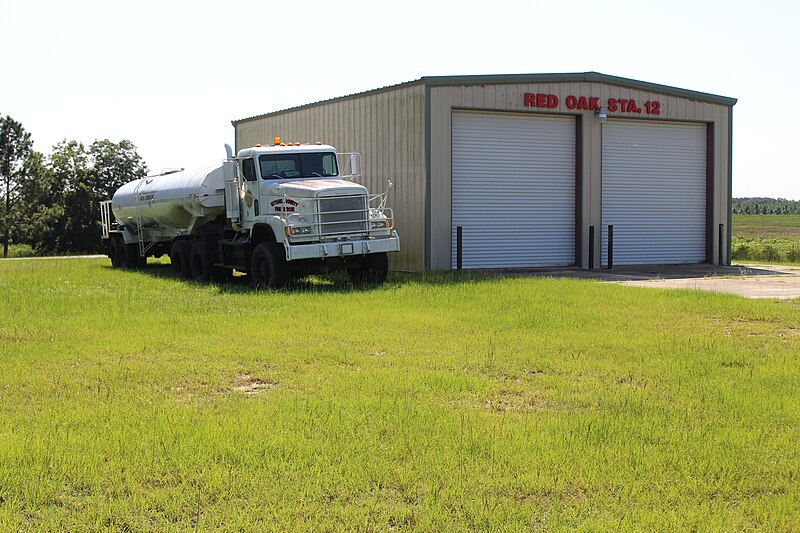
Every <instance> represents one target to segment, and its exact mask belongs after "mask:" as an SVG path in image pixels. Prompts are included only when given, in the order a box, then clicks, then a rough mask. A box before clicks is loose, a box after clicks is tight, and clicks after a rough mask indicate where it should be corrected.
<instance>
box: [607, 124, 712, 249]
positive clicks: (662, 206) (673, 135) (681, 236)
mask: <svg viewBox="0 0 800 533" xmlns="http://www.w3.org/2000/svg"><path fill="white" fill-rule="evenodd" d="M706 135H707V134H706V125H705V124H684V123H664V122H644V121H624V120H609V121H608V122H607V123H605V124H604V125H603V162H602V173H603V174H602V186H603V194H602V196H603V232H602V235H603V245H602V246H603V264H604V265H607V264H608V226H609V225H613V227H614V229H613V264H614V265H646V264H651V265H653V264H679V263H702V262H704V261H706V231H707V230H706V227H707V226H706V224H707V222H706V220H707V219H706V209H707V208H706V164H707V163H706V157H707V156H706Z"/></svg>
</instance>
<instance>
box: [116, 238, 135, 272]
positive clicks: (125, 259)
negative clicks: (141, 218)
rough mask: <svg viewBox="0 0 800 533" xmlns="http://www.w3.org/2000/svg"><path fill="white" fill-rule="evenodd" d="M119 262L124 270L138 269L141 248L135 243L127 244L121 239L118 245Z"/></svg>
mask: <svg viewBox="0 0 800 533" xmlns="http://www.w3.org/2000/svg"><path fill="white" fill-rule="evenodd" d="M117 250H118V251H117V260H118V261H119V266H120V267H122V268H136V267H137V266H139V246H137V245H136V244H135V243H131V244H125V241H124V240H122V239H119V241H118V245H117Z"/></svg>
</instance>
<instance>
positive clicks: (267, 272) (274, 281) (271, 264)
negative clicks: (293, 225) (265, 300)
mask: <svg viewBox="0 0 800 533" xmlns="http://www.w3.org/2000/svg"><path fill="white" fill-rule="evenodd" d="M249 274H250V282H251V283H252V284H253V287H254V288H256V289H258V290H263V289H280V288H281V287H283V286H284V285H286V282H287V281H289V266H288V265H287V262H286V256H285V254H284V251H283V246H281V245H280V244H278V243H275V242H267V241H265V242H262V243H259V244H258V245H257V246H256V249H255V250H253V255H252V257H251V259H250V272H249Z"/></svg>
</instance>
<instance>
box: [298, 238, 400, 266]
mask: <svg viewBox="0 0 800 533" xmlns="http://www.w3.org/2000/svg"><path fill="white" fill-rule="evenodd" d="M283 246H284V248H285V249H286V260H287V261H297V260H300V259H324V258H326V257H351V256H359V255H365V254H375V253H381V252H399V251H400V237H398V235H397V232H396V231H392V235H391V236H390V237H383V238H380V239H363V240H353V241H334V242H316V243H311V244H291V243H290V242H289V241H288V240H284V241H283Z"/></svg>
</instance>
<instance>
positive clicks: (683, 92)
mask: <svg viewBox="0 0 800 533" xmlns="http://www.w3.org/2000/svg"><path fill="white" fill-rule="evenodd" d="M559 82H560V83H569V82H587V83H605V84H608V85H617V86H620V87H629V88H631V89H639V90H643V91H650V92H655V93H659V94H665V95H669V96H677V97H680V98H688V99H690V100H697V101H700V102H708V103H712V104H721V105H726V106H733V105H736V102H737V100H736V98H729V97H727V96H719V95H716V94H709V93H703V92H697V91H690V90H688V89H680V88H678V87H671V86H669V85H659V84H657V83H650V82H646V81H639V80H634V79H630V78H621V77H619V76H610V75H608V74H601V73H599V72H576V73H564V74H489V75H471V76H427V77H423V78H420V79H418V80H414V81H409V82H406V83H400V84H397V85H390V86H387V87H381V88H379V89H373V90H371V91H365V92H361V93H355V94H350V95H346V96H340V97H338V98H331V99H329V100H323V101H320V102H313V103H310V104H305V105H302V106H297V107H292V108H289V109H282V110H280V111H273V112H271V113H265V114H263V115H257V116H253V117H247V118H243V119H239V120H233V121H231V124H233V125H234V126H237V125H239V124H242V123H245V122H249V121H252V120H258V119H261V118H265V117H270V116H276V115H281V114H283V113H289V112H292V111H298V110H301V109H307V108H310V107H314V106H316V105H319V104H323V103H330V102H337V101H341V100H348V99H351V98H357V97H361V96H367V95H371V94H377V93H383V92H389V91H394V90H396V89H402V88H404V87H411V86H414V85H420V84H423V85H425V86H426V88H427V87H447V86H458V85H499V84H507V83H559ZM426 97H427V95H426Z"/></svg>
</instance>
